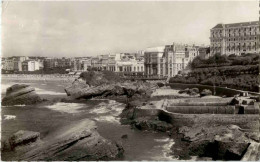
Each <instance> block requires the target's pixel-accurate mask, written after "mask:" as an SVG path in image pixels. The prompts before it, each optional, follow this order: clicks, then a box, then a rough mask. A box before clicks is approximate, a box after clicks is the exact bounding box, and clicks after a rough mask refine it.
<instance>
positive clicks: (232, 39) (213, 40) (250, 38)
mask: <svg viewBox="0 0 260 162" xmlns="http://www.w3.org/2000/svg"><path fill="white" fill-rule="evenodd" d="M256 39H257V38H256V37H244V38H229V39H227V41H243V40H256ZM220 41H221V39H212V40H211V42H220Z"/></svg>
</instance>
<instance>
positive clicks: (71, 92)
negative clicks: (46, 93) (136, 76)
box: [65, 82, 158, 99]
mask: <svg viewBox="0 0 260 162" xmlns="http://www.w3.org/2000/svg"><path fill="white" fill-rule="evenodd" d="M72 87H74V88H72ZM156 88H158V87H157V85H156V84H151V83H145V82H123V83H114V84H102V85H98V86H91V87H85V88H77V85H75V84H72V85H71V86H69V87H67V88H65V92H66V93H67V95H68V96H71V97H73V98H75V99H80V98H85V99H89V98H95V97H100V98H106V97H111V96H112V97H113V96H115V97H116V96H125V97H127V98H138V97H150V95H151V94H152V92H153V91H154V90H155V89H156Z"/></svg>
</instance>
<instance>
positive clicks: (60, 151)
mask: <svg viewBox="0 0 260 162" xmlns="http://www.w3.org/2000/svg"><path fill="white" fill-rule="evenodd" d="M17 139H20V138H17ZM23 139H24V138H23ZM20 141H21V140H17V142H16V143H21V142H20ZM123 152H124V149H123V148H122V146H121V145H120V144H119V143H116V142H113V141H110V140H107V139H105V138H103V137H102V136H100V135H99V133H98V132H97V126H96V124H95V122H94V121H92V120H88V119H84V120H81V121H77V122H72V123H71V124H70V125H66V126H64V127H61V128H59V129H57V130H56V131H54V132H50V133H49V134H48V135H47V136H46V137H45V138H44V139H43V140H42V143H41V145H36V146H35V147H31V149H30V150H28V149H25V150H22V149H20V150H19V152H17V151H16V152H15V154H16V155H19V156H14V157H12V158H10V157H9V158H7V159H6V158H5V157H2V159H3V160H15V161H20V160H25V161H32V160H33V161H35V160H36V161H88V160H92V161H97V160H116V159H119V158H121V157H122V155H123Z"/></svg>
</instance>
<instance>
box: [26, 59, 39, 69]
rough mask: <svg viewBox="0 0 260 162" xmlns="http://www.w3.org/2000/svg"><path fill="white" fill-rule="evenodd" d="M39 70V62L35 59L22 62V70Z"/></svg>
mask: <svg viewBox="0 0 260 162" xmlns="http://www.w3.org/2000/svg"><path fill="white" fill-rule="evenodd" d="M36 70H40V66H39V62H38V61H35V60H26V61H23V62H22V71H36Z"/></svg>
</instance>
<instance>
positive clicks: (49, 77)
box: [1, 74, 78, 81]
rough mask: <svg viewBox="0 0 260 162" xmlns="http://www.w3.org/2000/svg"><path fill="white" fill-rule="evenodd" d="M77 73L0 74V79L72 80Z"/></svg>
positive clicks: (75, 77)
mask: <svg viewBox="0 0 260 162" xmlns="http://www.w3.org/2000/svg"><path fill="white" fill-rule="evenodd" d="M77 78H78V76H77V75H67V74H2V75H1V80H31V81H33V80H43V81H57V80H62V81H74V80H75V79H77Z"/></svg>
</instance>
